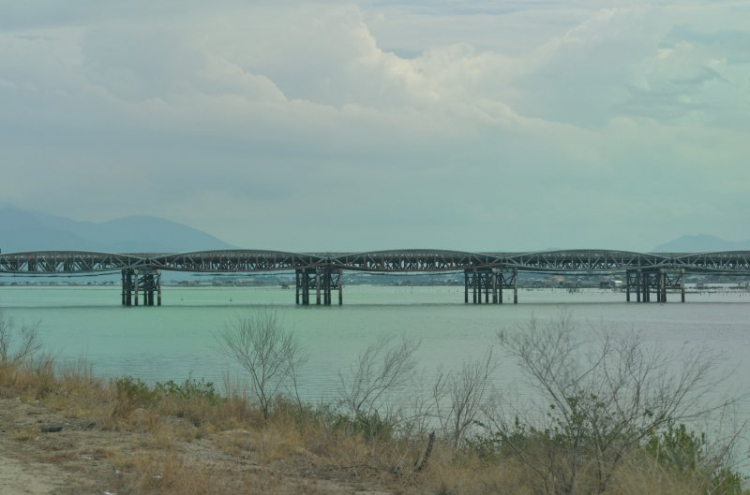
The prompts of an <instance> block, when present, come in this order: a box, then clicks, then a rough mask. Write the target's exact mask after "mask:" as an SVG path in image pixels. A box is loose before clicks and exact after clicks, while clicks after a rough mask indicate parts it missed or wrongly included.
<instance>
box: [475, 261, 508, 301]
mask: <svg viewBox="0 0 750 495" xmlns="http://www.w3.org/2000/svg"><path fill="white" fill-rule="evenodd" d="M516 280H517V272H516V270H513V271H512V272H510V273H504V272H503V271H502V270H499V269H497V268H486V267H484V268H471V269H468V270H464V304H469V299H470V298H469V294H470V293H471V302H472V303H473V304H503V289H513V303H514V304H518V284H517V282H516Z"/></svg>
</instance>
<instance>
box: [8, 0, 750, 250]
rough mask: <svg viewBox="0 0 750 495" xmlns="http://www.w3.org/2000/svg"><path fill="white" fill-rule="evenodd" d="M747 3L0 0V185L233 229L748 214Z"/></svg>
mask: <svg viewBox="0 0 750 495" xmlns="http://www.w3.org/2000/svg"><path fill="white" fill-rule="evenodd" d="M749 157H750V2H748V1H747V0H741V1H723V0H710V1H696V0H650V1H635V0H508V1H485V0H474V1H467V0H452V1H448V0H412V1H408V0H369V1H364V0H363V1H359V2H356V1H330V2H310V1H295V0H273V1H263V0H260V1H259V0H254V1H241V0H226V1H225V0H219V1H212V2H205V1H198V0H130V1H128V2H102V1H101V0H65V1H60V0H25V1H23V2H19V1H17V0H0V202H2V203H7V204H12V205H15V206H17V207H21V208H28V209H33V210H37V211H42V212H46V213H54V214H58V215H63V216H68V217H71V218H75V219H78V220H91V221H103V220H109V219H113V218H117V217H122V216H128V215H134V214H151V215H156V216H160V217H164V218H168V219H170V220H174V221H178V222H182V223H185V224H188V225H190V226H192V227H195V228H198V229H201V230H204V231H206V232H208V233H210V234H213V235H215V236H217V237H219V238H221V239H223V240H225V241H226V242H229V243H231V244H234V245H237V246H240V247H245V248H263V249H280V250H289V251H294V250H296V251H331V250H333V251H357V250H371V249H373V250H374V249H387V248H442V249H466V250H492V251H512V250H537V249H546V248H611V249H625V250H635V251H646V250H650V249H651V248H653V247H654V246H656V245H658V244H661V243H663V242H666V241H669V240H671V239H673V238H675V237H678V236H680V235H683V234H698V233H708V234H714V235H718V236H721V237H723V238H725V239H728V240H743V239H748V238H750V229H748V227H749V226H750V215H749V213H750V158H749Z"/></svg>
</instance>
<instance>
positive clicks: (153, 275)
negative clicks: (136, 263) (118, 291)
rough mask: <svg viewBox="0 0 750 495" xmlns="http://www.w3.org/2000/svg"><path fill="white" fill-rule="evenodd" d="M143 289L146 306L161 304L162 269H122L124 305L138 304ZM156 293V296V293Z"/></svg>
mask: <svg viewBox="0 0 750 495" xmlns="http://www.w3.org/2000/svg"><path fill="white" fill-rule="evenodd" d="M141 291H143V305H144V306H154V304H156V305H157V306H161V270H153V269H151V268H126V269H125V270H122V305H123V306H138V305H139V302H140V300H139V296H140V293H141ZM155 294H156V298H154V295H155Z"/></svg>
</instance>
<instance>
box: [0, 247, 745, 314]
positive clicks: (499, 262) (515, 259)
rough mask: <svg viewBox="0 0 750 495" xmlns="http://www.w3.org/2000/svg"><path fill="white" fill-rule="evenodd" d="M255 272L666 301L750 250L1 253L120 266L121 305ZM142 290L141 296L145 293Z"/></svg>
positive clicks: (339, 281)
mask: <svg viewBox="0 0 750 495" xmlns="http://www.w3.org/2000/svg"><path fill="white" fill-rule="evenodd" d="M164 271H179V272H190V273H215V274H227V273H257V272H279V271H289V272H291V271H293V272H294V273H295V289H296V290H295V298H296V299H295V300H296V303H297V304H299V305H310V304H311V296H312V295H314V297H315V304H318V305H331V304H332V298H333V295H334V294H336V293H337V296H338V297H337V299H338V304H343V273H344V272H345V271H360V272H373V273H441V272H443V273H445V272H461V271H463V273H464V302H465V303H467V304H469V303H474V304H502V303H503V302H504V297H503V296H504V291H512V294H513V303H518V273H519V272H532V273H555V274H567V273H578V274H622V275H624V276H625V293H626V300H627V301H628V302H630V301H631V299H635V300H636V301H637V302H650V301H652V300H653V301H655V302H666V301H667V294H668V293H678V294H680V300H681V301H682V302H685V275H686V274H690V273H702V274H725V275H750V251H732V252H710V253H635V252H627V251H611V250H591V249H577V250H558V251H542V252H528V253H506V252H488V253H471V252H463V251H445V250H434V249H405V250H390V251H373V252H364V253H290V252H283V251H262V250H241V249H238V250H224V251H202V252H194V253H179V254H148V253H140V254H138V253H136V254H112V253H96V252H83V251H36V252H21V253H7V254H0V275H2V274H6V275H14V276H55V275H73V274H104V273H118V272H119V273H120V274H121V276H122V304H123V305H124V306H133V305H134V306H138V305H139V302H140V301H142V302H143V305H145V306H154V305H158V306H160V305H161V274H162V272H164ZM141 297H142V299H141Z"/></svg>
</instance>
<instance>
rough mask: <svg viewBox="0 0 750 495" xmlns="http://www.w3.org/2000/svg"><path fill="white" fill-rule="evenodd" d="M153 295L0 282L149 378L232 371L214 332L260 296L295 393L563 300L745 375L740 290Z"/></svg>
mask: <svg viewBox="0 0 750 495" xmlns="http://www.w3.org/2000/svg"><path fill="white" fill-rule="evenodd" d="M506 296H507V294H506ZM163 297H164V302H163V304H164V305H163V306H162V307H131V308H123V307H122V306H120V288H119V287H117V286H76V287H59V286H58V287H39V286H0V307H2V308H3V311H4V312H5V316H6V317H12V318H13V319H14V320H15V322H16V325H17V326H18V325H20V324H21V323H27V324H28V323H34V322H38V324H39V330H40V334H41V337H42V340H43V342H44V346H45V349H46V350H48V351H51V352H53V353H54V354H56V355H57V356H58V358H59V360H60V361H62V362H66V361H76V360H78V359H79V358H81V357H83V358H85V359H86V360H87V361H88V362H89V363H91V365H92V366H93V368H94V371H95V372H96V373H98V374H103V375H107V376H122V375H131V376H134V377H138V378H141V379H143V380H146V381H149V382H154V381H165V380H175V381H181V380H184V379H185V378H188V377H193V378H197V379H200V378H204V379H206V380H209V381H214V382H216V383H221V382H222V377H223V376H224V374H225V373H230V374H236V373H237V369H236V366H235V363H234V362H233V361H232V360H230V359H228V358H226V357H225V356H224V355H223V354H222V353H221V352H219V350H218V347H217V344H216V338H215V336H216V333H217V332H218V331H220V329H221V328H222V327H223V326H225V325H231V324H232V322H234V321H236V319H237V318H241V317H242V316H243V315H246V314H248V312H251V311H253V310H254V309H257V308H258V307H266V306H269V307H271V308H273V310H274V311H275V312H276V313H277V315H278V317H279V318H280V320H281V321H282V322H283V324H284V325H285V327H287V328H290V329H292V330H293V331H294V332H295V334H296V335H297V337H298V339H299V341H300V344H301V346H302V347H303V348H304V349H305V351H306V353H307V355H308V361H307V363H306V365H305V367H304V369H303V377H302V380H301V384H300V385H301V389H302V395H303V398H305V399H307V400H311V401H315V402H317V401H319V400H322V401H326V400H330V399H331V398H332V397H334V396H335V394H336V392H337V389H338V384H339V374H340V373H344V374H346V372H347V370H348V369H349V367H350V366H351V365H352V363H353V362H354V361H355V360H356V358H357V356H358V354H359V353H360V352H361V351H362V350H363V349H364V348H365V346H367V345H368V344H369V343H371V342H373V341H375V340H376V339H377V338H378V337H381V336H388V335H394V336H405V337H407V338H410V339H416V340H418V341H420V342H421V345H420V348H419V351H418V358H419V362H420V367H421V369H423V370H425V373H426V376H428V377H429V376H430V375H431V374H434V373H435V370H436V369H437V368H438V367H443V368H444V369H456V368H458V367H459V366H461V364H462V362H464V361H466V360H469V359H472V358H476V357H479V356H481V355H482V354H483V353H484V352H485V351H486V350H487V349H488V348H490V347H491V346H496V345H497V332H498V331H500V330H508V331H516V330H517V329H518V328H519V327H521V326H523V325H524V324H525V323H527V322H528V321H529V320H530V319H531V318H532V317H535V318H537V319H540V320H548V319H550V320H551V319H556V318H558V317H559V315H560V311H561V308H564V309H565V310H567V311H571V312H572V316H573V318H574V319H575V320H576V321H577V322H578V323H579V326H580V327H581V328H587V327H596V328H602V327H603V328H609V329H612V330H615V331H629V330H630V329H636V330H639V331H641V332H642V333H643V335H644V337H645V338H646V339H648V340H650V341H652V342H653V344H654V345H657V346H659V347H660V348H663V349H669V348H674V349H681V348H685V347H687V348H693V347H696V346H697V347H705V348H707V349H709V350H710V351H712V352H715V353H717V354H718V355H720V356H721V359H722V360H723V362H724V363H725V364H726V366H727V367H736V368H737V370H736V372H735V374H734V375H733V376H732V378H731V380H729V381H728V382H727V384H726V385H727V389H733V388H736V387H738V386H742V385H744V382H745V380H746V377H747V376H750V361H748V360H745V359H744V358H745V356H747V355H748V353H750V318H748V316H750V295H748V294H747V293H731V292H730V291H727V292H725V293H721V294H716V293H714V294H692V293H691V294H688V302H687V303H686V304H680V303H679V302H670V303H667V304H664V305H659V304H656V303H650V304H636V303H631V304H626V303H625V302H624V299H625V296H624V294H622V293H617V292H612V291H606V290H584V291H581V292H576V293H569V292H567V291H564V290H520V291H519V304H518V305H513V304H507V303H506V304H503V305H502V306H495V305H481V306H478V305H465V304H463V298H464V294H463V287H386V286H348V287H346V288H345V290H344V306H342V307H339V306H332V307H315V306H312V307H297V306H295V305H294V291H290V290H282V289H280V288H276V287H265V288H234V287H233V288H214V287H210V288H209V287H203V288H200V287H198V288H185V287H165V288H164V291H163ZM670 298H671V299H672V300H673V301H674V300H676V299H678V298H679V296H677V295H671V294H670ZM334 300H336V297H334ZM519 377H520V374H519V371H518V368H517V366H516V364H515V363H514V362H512V361H508V360H504V361H502V362H501V364H500V368H499V370H498V373H497V376H496V384H497V385H498V386H499V387H501V388H503V387H507V386H508V385H509V384H512V383H518V379H519Z"/></svg>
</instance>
